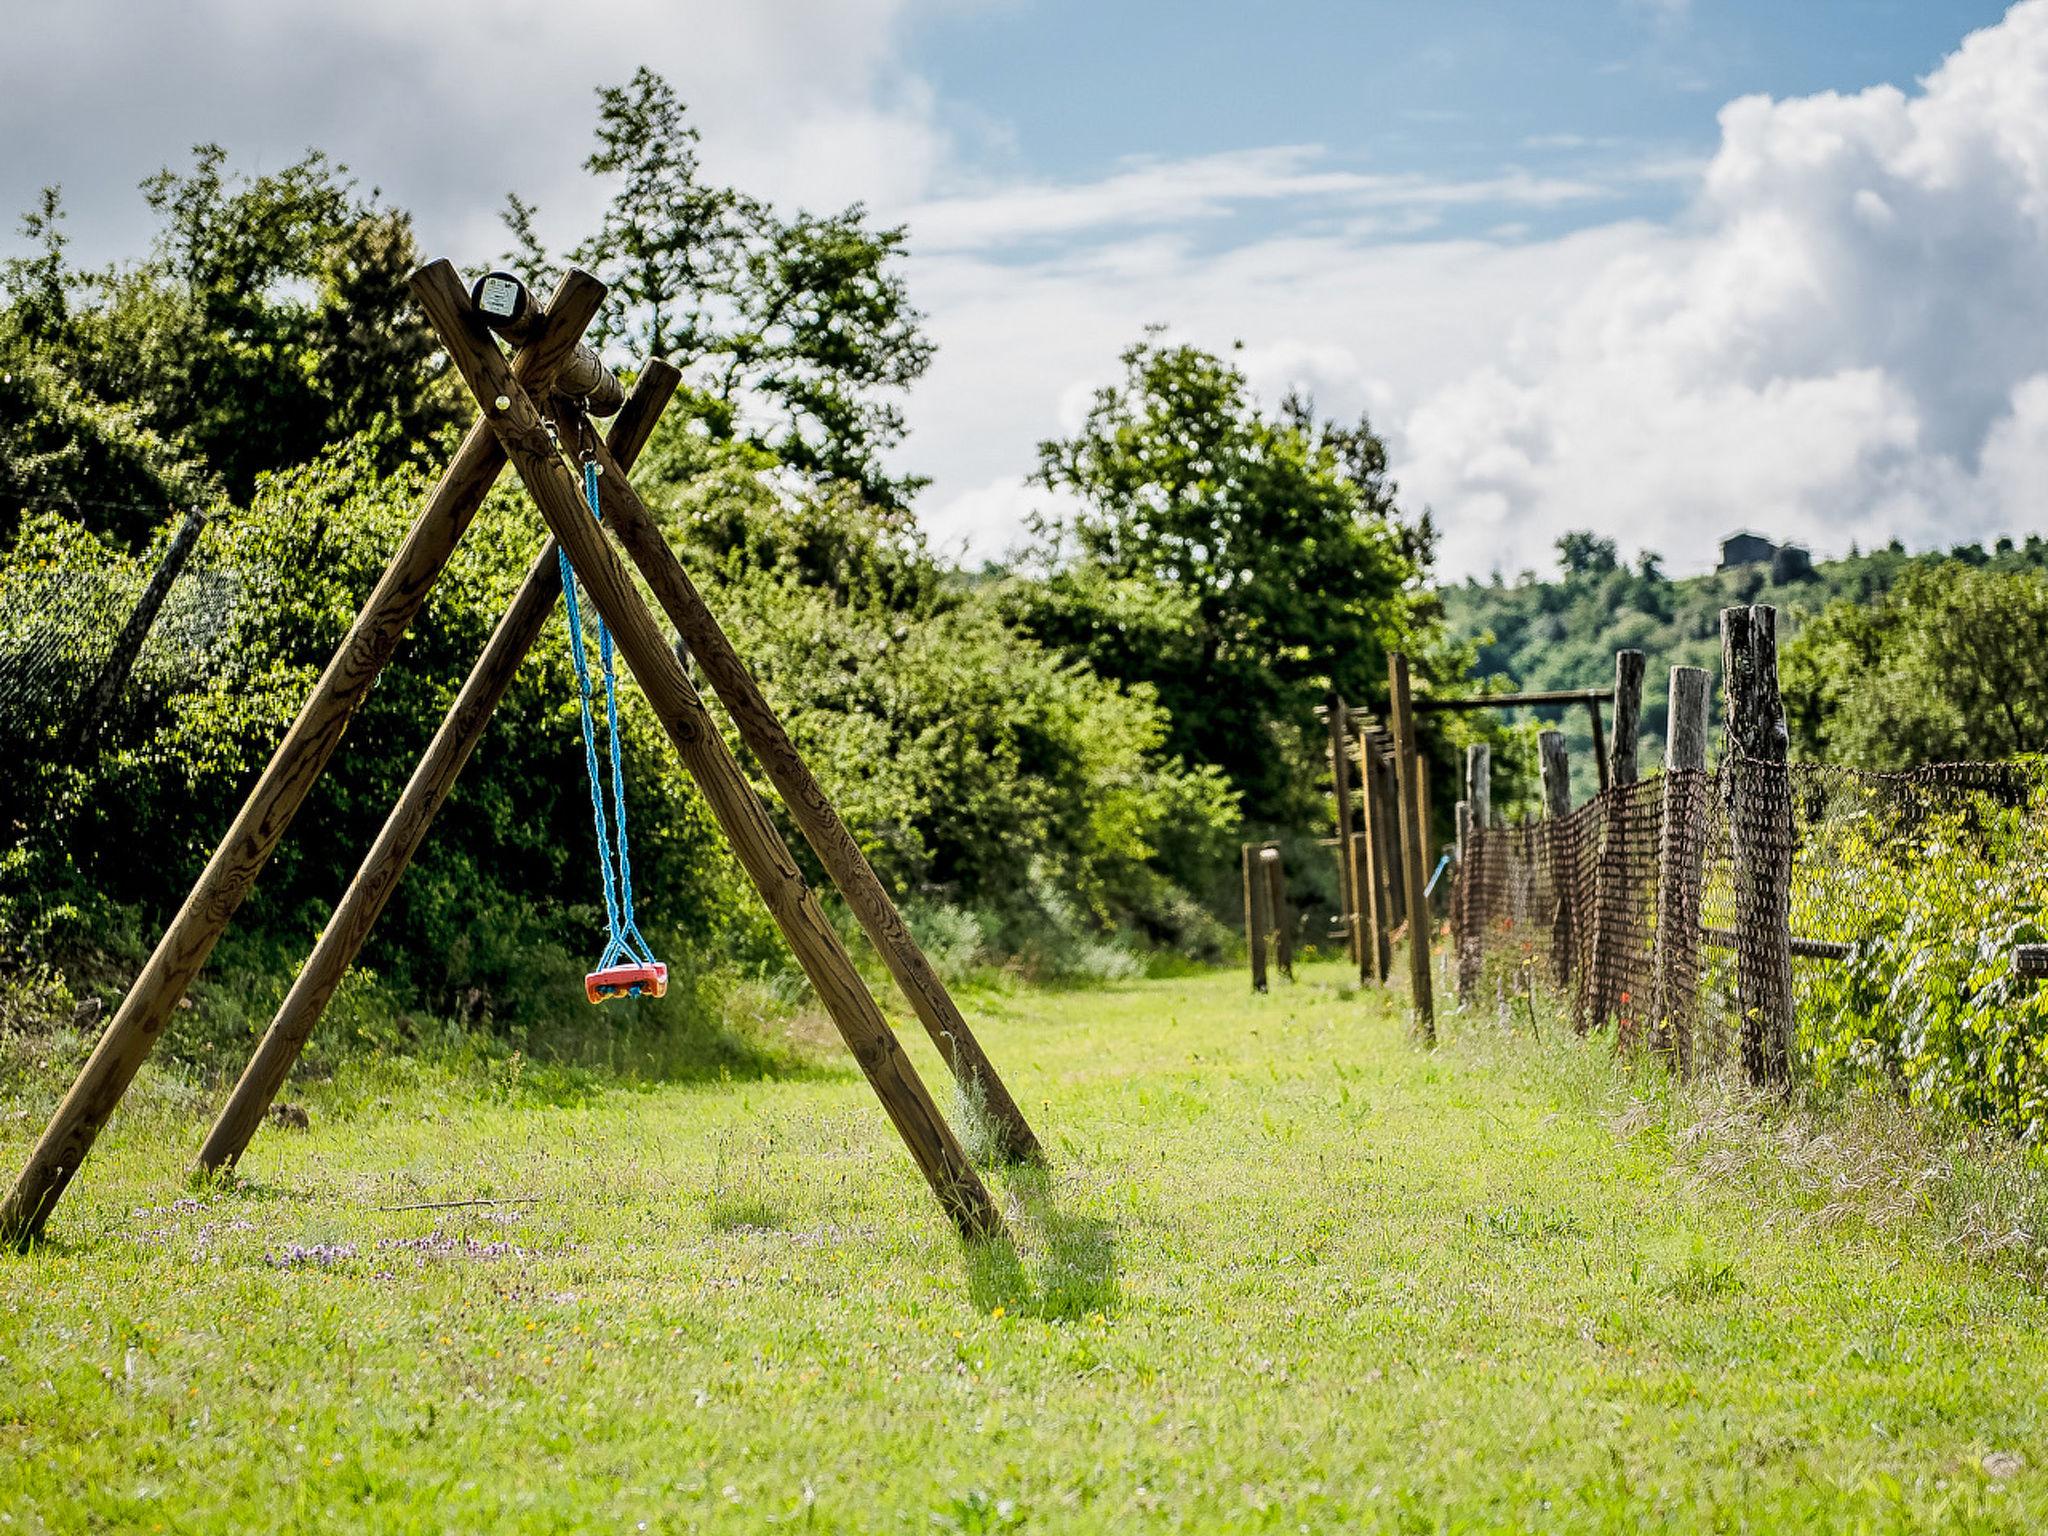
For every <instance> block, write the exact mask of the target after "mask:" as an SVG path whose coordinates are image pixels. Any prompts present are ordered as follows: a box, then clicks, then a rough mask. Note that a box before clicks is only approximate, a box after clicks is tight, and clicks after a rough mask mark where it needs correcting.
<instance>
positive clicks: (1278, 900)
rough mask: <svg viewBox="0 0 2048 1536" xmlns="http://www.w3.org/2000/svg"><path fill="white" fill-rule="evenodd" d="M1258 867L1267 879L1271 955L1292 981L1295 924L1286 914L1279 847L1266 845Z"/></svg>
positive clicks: (1283, 874)
mask: <svg viewBox="0 0 2048 1536" xmlns="http://www.w3.org/2000/svg"><path fill="white" fill-rule="evenodd" d="M1259 863H1260V865H1261V866H1263V869H1264V873H1265V876H1266V913H1267V916H1268V917H1269V918H1270V919H1271V920H1272V926H1273V955H1274V958H1275V959H1276V960H1278V961H1279V963H1280V974H1281V975H1282V976H1285V977H1286V978H1287V979H1288V980H1289V981H1292V980H1294V923H1293V921H1292V919H1291V918H1290V917H1289V915H1288V910H1287V869H1286V866H1285V865H1283V864H1282V863H1281V862H1280V845H1279V844H1278V843H1268V844H1266V846H1265V847H1264V848H1262V849H1260V850H1259Z"/></svg>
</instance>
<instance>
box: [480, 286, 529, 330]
mask: <svg viewBox="0 0 2048 1536" xmlns="http://www.w3.org/2000/svg"><path fill="white" fill-rule="evenodd" d="M477 308H479V309H481V310H482V311H483V312H484V313H485V314H487V315H496V316H497V317H498V318H499V319H500V320H510V319H511V318H512V317H513V316H514V315H515V314H517V313H518V312H519V284H518V283H517V282H515V281H514V280H513V279H511V278H509V277H487V278H485V279H484V291H483V296H482V297H481V298H480V299H479V300H478V301H477Z"/></svg>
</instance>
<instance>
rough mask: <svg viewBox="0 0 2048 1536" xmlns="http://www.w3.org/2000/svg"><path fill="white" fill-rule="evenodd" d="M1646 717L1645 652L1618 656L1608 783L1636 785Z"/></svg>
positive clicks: (1608, 752)
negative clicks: (1644, 705)
mask: <svg viewBox="0 0 2048 1536" xmlns="http://www.w3.org/2000/svg"><path fill="white" fill-rule="evenodd" d="M1642 717H1643V653H1642V652H1641V651H1616V652H1615V653H1614V739H1613V741H1612V742H1611V743H1610V744H1609V746H1608V749H1607V782H1608V783H1609V784H1633V783H1635V782H1636V780H1637V779H1638V778H1639V777H1640V776H1641V774H1640V769H1639V767H1638V763H1637V755H1638V751H1639V747H1638V738H1639V737H1640V735H1641V725H1642Z"/></svg>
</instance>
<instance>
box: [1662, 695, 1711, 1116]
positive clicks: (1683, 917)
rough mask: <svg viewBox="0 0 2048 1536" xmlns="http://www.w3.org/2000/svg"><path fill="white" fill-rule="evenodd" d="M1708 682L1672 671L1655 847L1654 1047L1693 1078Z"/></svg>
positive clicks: (1696, 1013)
mask: <svg viewBox="0 0 2048 1536" xmlns="http://www.w3.org/2000/svg"><path fill="white" fill-rule="evenodd" d="M1712 682H1713V679H1712V676H1711V674H1709V673H1708V671H1707V670H1706V668H1704V667H1673V668H1672V669H1671V687H1670V692H1669V695H1668V699H1669V705H1668V710H1667V715H1668V724H1667V725H1666V727H1665V732H1664V825H1663V828H1662V831H1661V832H1660V833H1659V836H1658V847H1657V937H1656V951H1655V959H1654V961H1653V969H1654V975H1655V984H1654V987H1653V995H1652V998H1651V1003H1650V1018H1651V1027H1652V1031H1653V1033H1652V1035H1651V1044H1652V1046H1653V1047H1655V1048H1657V1049H1661V1050H1664V1051H1666V1052H1668V1053H1669V1054H1670V1057H1671V1065H1672V1067H1673V1069H1674V1070H1675V1071H1676V1072H1677V1073H1678V1074H1679V1076H1681V1077H1689V1076H1691V1075H1692V1066H1693V1027H1694V1025H1695V1023H1696V1022H1697V1019H1698V1014H1699V987H1700V957H1699V940H1698V938H1697V933H1698V929H1699V923H1700V900H1701V880H1702V874H1703V866H1702V859H1703V856H1704V854H1705V852H1706V820H1707V710H1708V705H1709V702H1710V701H1709V695H1708V690H1709V688H1710V687H1711V686H1712Z"/></svg>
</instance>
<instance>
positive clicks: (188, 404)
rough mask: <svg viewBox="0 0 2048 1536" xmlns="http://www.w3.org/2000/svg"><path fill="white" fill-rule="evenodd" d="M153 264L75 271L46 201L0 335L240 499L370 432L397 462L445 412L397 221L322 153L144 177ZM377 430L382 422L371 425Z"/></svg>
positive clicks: (210, 161) (201, 163)
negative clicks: (277, 164)
mask: <svg viewBox="0 0 2048 1536" xmlns="http://www.w3.org/2000/svg"><path fill="white" fill-rule="evenodd" d="M143 194H144V197H145V198H146V199H147V201H148V203H149V206H150V208H151V209H152V211H154V212H155V213H156V215H157V216H158V219H159V221H160V230H159V234H158V237H157V240H156V243H155V247H154V249H153V250H152V252H151V254H150V255H149V256H148V257H147V258H146V259H145V260H142V261H140V262H136V263H133V264H131V265H128V266H125V267H117V268H114V269H110V270H108V271H104V272H97V273H83V272H76V271H73V270H70V269H69V268H68V267H67V266H66V265H65V262H64V257H63V242H62V239H61V235H60V234H59V233H58V232H57V219H58V217H59V216H60V213H61V210H60V207H59V204H58V202H57V199H56V194H55V192H54V190H52V191H48V192H45V194H44V195H43V199H42V201H41V203H40V204H39V206H38V208H37V209H36V210H35V211H34V212H32V213H31V214H30V215H29V217H28V219H27V220H26V221H25V225H26V231H27V233H28V234H29V236H30V238H31V240H33V241H35V242H36V244H37V246H38V249H37V252H36V254H35V255H34V256H32V257H29V258H25V259H22V260H18V261H16V262H13V263H10V264H9V266H8V268H7V271H6V273H5V274H4V276H5V283H6V291H7V299H8V322H7V327H6V328H7V329H9V330H11V331H13V332H14V333H15V334H16V335H18V336H20V337H21V338H23V339H24V341H26V342H28V343H31V344H32V345H33V346H34V348H35V350H36V352H37V354H38V355H39V356H41V357H43V358H44V359H45V360H46V361H47V362H49V363H50V364H51V365H53V366H55V367H58V368H60V369H62V370H63V372H64V373H65V374H66V375H67V376H68V377H69V378H70V379H71V381H72V387H73V388H74V389H79V390H82V391H83V392H84V393H85V394H87V395H89V396H92V397H94V398H96V399H98V400H101V401H104V402H107V403H108V404H109V405H112V406H117V407H128V408H131V409H132V410H133V411H134V412H135V414H136V419H137V421H138V422H139V423H140V424H141V425H142V426H144V427H146V428H148V429H149V430H150V431H151V432H153V433H154V434H156V435H157V436H158V437H160V438H162V439H164V440H165V441H166V442H167V443H169V444H170V445H171V446H172V448H173V449H174V450H175V451H176V452H178V453H179V454H180V455H181V456H184V457H187V458H190V459H192V460H194V461H196V462H197V463H198V464H199V465H201V466H203V467H204V469H205V470H206V471H207V472H209V473H211V474H212V475H214V476H216V477H218V479H219V480H220V481H221V482H222V483H223V484H224V485H225V486H226V488H227V489H228V491H229V492H230V493H231V494H233V495H234V496H236V497H237V498H243V499H245V498H246V497H247V496H248V494H249V492H250V491H251V490H252V489H253V487H254V485H255V482H256V478H257V476H258V475H260V474H262V473H264V472H266V471H271V470H276V469H282V468H285V467H288V466H293V465H298V464H302V463H305V462H307V461H308V460H310V459H311V458H313V457H314V456H315V455H317V454H318V453H319V452H320V450H321V449H322V448H323V447H325V446H326V445H327V444H329V443H331V442H335V441H339V440H342V439H345V438H349V437H353V436H354V435H356V434H357V433H358V432H360V431H364V430H367V429H372V428H375V429H376V432H377V440H378V442H379V443H380V445H381V447H380V452H381V453H382V456H383V459H384V461H385V463H386V464H387V466H388V465H390V464H395V463H396V462H398V461H399V460H401V459H403V458H404V457H406V456H407V455H409V454H411V453H414V452H416V451H418V449H419V447H420V446H421V445H422V444H425V443H427V442H430V441H432V440H433V439H434V438H435V437H436V435H437V434H438V433H439V432H440V431H441V429H443V428H444V427H446V426H447V425H448V424H449V423H450V422H452V421H453V420H454V419H455V408H454V407H455V398H456V397H455V394H454V391H453V386H452V380H450V379H449V378H448V376H447V375H446V372H445V364H443V363H442V362H441V361H440V359H439V353H438V348H437V347H436V345H435V343H434V340H433V336H432V333H431V331H430V330H429V329H428V327H427V325H426V323H425V321H424V320H423V319H422V318H421V317H420V316H419V315H418V313H417V310H416V308H415V307H414V306H413V304H412V303H411V300H410V298H409V296H408V295H407V293H406V290H405V277H406V275H407V274H408V273H409V272H410V271H411V269H412V268H413V267H414V266H415V265H416V264H417V260H418V257H417V252H416V250H415V248H414V245H413V239H412V227H411V221H410V219H409V218H408V217H407V216H406V215H405V214H403V213H400V212H398V211H396V210H394V209H391V208H388V207H385V206H383V205H381V204H380V203H379V202H378V201H377V194H376V193H375V192H374V191H372V192H371V193H370V194H369V195H368V196H367V197H365V196H363V195H361V194H360V193H359V192H358V190H357V187H356V183H355V182H354V181H353V180H352V179H351V178H350V177H349V176H348V173H347V169H346V167H343V166H339V165H336V164H334V163H332V162H331V161H329V160H328V159H327V158H326V156H324V155H322V154H320V153H318V152H317V151H316V152H314V153H311V154H308V155H307V156H305V157H304V158H303V159H301V160H299V161H297V162H295V163H294V164H292V165H289V166H286V167H285V168H284V169H282V170H280V171H276V172H271V173H266V174H264V175H259V176H254V177H250V176H246V175H240V174H237V173H235V172H233V171H231V170H230V169H229V167H228V164H227V155H226V152H225V151H224V150H223V149H221V148H220V146H219V145H215V144H202V145H200V146H198V147H197V149H195V151H194V153H193V161H192V164H191V165H190V167H189V168H187V169H186V170H183V171H174V170H168V169H167V170H164V171H161V172H159V173H158V174H156V175H154V176H152V177H150V178H149V179H148V180H147V181H146V182H144V183H143ZM380 422H381V423H382V425H381V426H379V425H378V424H379V423H380Z"/></svg>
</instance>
